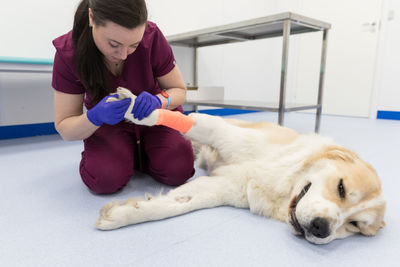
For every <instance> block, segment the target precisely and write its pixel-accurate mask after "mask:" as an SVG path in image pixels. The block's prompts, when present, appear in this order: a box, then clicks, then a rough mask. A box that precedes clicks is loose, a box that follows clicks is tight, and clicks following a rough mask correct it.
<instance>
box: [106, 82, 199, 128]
mask: <svg viewBox="0 0 400 267" xmlns="http://www.w3.org/2000/svg"><path fill="white" fill-rule="evenodd" d="M117 94H118V98H115V97H110V98H109V99H107V102H112V101H118V100H121V99H124V98H131V99H132V102H131V104H130V106H129V108H128V109H127V111H126V113H125V116H124V117H125V119H127V120H129V121H131V122H133V123H135V124H138V125H146V126H154V125H163V126H167V127H169V128H172V129H174V130H177V131H180V132H182V133H186V132H188V131H189V130H190V129H191V128H192V126H193V119H192V118H191V117H189V116H186V115H184V114H182V113H180V112H179V111H171V110H166V109H156V110H154V111H153V112H152V113H150V115H149V116H147V117H146V118H143V119H142V120H138V119H135V118H134V117H133V114H132V109H133V106H134V104H135V99H136V96H135V95H134V94H132V92H131V91H129V90H128V89H126V88H123V87H118V88H117Z"/></svg>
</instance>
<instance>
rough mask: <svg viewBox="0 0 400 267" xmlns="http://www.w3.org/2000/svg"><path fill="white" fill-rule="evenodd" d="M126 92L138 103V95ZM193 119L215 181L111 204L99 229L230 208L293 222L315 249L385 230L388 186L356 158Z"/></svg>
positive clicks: (273, 130)
mask: <svg viewBox="0 0 400 267" xmlns="http://www.w3.org/2000/svg"><path fill="white" fill-rule="evenodd" d="M119 93H120V96H121V98H124V97H131V96H130V95H131V94H130V92H124V91H121V90H119ZM133 99H134V97H133ZM132 102H133V101H132ZM131 109H132V107H131V108H130V110H131ZM127 114H128V115H127V116H129V114H130V111H129V110H128V112H127ZM190 116H192V118H193V120H194V125H193V128H192V129H191V130H190V131H189V132H187V133H186V134H185V137H186V138H188V139H190V140H192V142H193V145H194V151H195V154H196V157H197V163H198V164H199V166H201V167H203V168H205V169H207V171H208V173H209V176H202V177H199V178H196V179H194V180H192V181H190V182H188V183H186V184H184V185H182V186H179V187H177V188H176V189H174V190H171V191H170V192H169V193H168V194H166V195H161V196H158V197H154V198H150V199H146V200H136V199H133V198H132V199H130V200H128V201H126V202H125V203H122V204H119V203H117V202H114V203H109V204H107V205H106V206H105V207H103V209H102V210H101V212H100V217H99V219H98V220H97V222H96V227H97V228H99V229H102V230H110V229H115V228H119V227H123V226H126V225H130V224H136V223H141V222H146V221H154V220H161V219H164V218H168V217H172V216H176V215H180V214H184V213H187V212H190V211H193V210H198V209H204V208H212V207H217V206H222V205H229V206H234V207H238V208H248V209H250V210H251V211H252V212H253V213H256V214H259V215H262V216H266V217H271V218H274V219H277V220H280V221H283V222H287V223H288V225H289V226H290V227H291V229H292V231H293V232H294V234H303V235H304V236H305V238H306V239H307V240H308V241H310V242H312V243H315V244H324V243H328V242H330V241H332V240H334V239H336V238H344V237H347V236H350V235H353V234H356V233H361V234H364V235H375V234H376V233H377V231H378V230H379V228H381V227H383V226H384V222H383V217H384V213H385V207H386V202H385V200H384V198H383V196H382V192H381V183H380V180H379V178H378V176H377V174H376V172H375V170H374V169H373V168H372V167H371V166H370V165H369V164H368V163H366V162H365V161H363V160H362V159H360V158H359V157H358V156H357V155H356V154H355V153H353V152H352V151H350V150H348V149H346V148H344V147H341V146H338V145H336V144H335V143H334V142H333V141H332V140H330V139H328V138H325V137H322V136H320V135H315V134H309V135H300V134H298V133H296V132H295V131H293V130H291V129H288V128H284V127H281V126H278V125H276V124H272V123H253V122H245V121H238V120H224V119H222V118H220V117H216V116H209V115H205V114H198V113H193V114H191V115H190ZM153 120H154V119H153ZM135 123H140V121H136V122H135ZM145 123H146V121H145ZM177 168H179V166H177ZM302 191H303V192H302ZM299 195H301V196H299Z"/></svg>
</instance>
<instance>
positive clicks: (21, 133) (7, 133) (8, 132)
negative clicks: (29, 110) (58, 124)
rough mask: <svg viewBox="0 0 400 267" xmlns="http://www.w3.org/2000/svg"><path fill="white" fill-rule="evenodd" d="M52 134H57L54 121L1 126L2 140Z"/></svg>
mask: <svg viewBox="0 0 400 267" xmlns="http://www.w3.org/2000/svg"><path fill="white" fill-rule="evenodd" d="M50 134H57V131H56V129H55V127H54V123H53V122H49V123H38V124H24V125H11V126H0V140H2V139H12V138H21V137H31V136H37V135H50Z"/></svg>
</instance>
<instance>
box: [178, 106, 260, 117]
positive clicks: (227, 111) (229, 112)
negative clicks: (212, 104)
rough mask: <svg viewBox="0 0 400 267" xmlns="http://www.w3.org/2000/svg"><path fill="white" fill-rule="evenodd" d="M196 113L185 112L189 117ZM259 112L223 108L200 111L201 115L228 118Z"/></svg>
mask: <svg viewBox="0 0 400 267" xmlns="http://www.w3.org/2000/svg"><path fill="white" fill-rule="evenodd" d="M192 112H194V111H185V112H184V113H185V114H186V115H187V114H189V113H192ZM253 112H259V111H257V110H243V109H233V108H221V109H203V110H199V113H205V114H209V115H214V116H228V115H237V114H245V113H253Z"/></svg>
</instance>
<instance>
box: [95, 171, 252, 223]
mask: <svg viewBox="0 0 400 267" xmlns="http://www.w3.org/2000/svg"><path fill="white" fill-rule="evenodd" d="M243 180H244V179H243ZM234 181H235V183H233V181H232V178H228V177H221V176H218V177H209V176H202V177H199V178H197V179H195V180H193V181H191V182H188V183H186V184H184V185H182V186H180V187H177V188H176V189H174V190H171V191H170V192H169V193H168V194H166V195H161V196H158V197H154V198H151V199H149V200H134V199H130V200H128V201H127V202H125V203H123V204H119V203H109V204H107V205H105V206H104V207H103V208H102V210H101V211H100V217H99V219H98V220H97V222H96V227H97V228H98V229H101V230H111V229H116V228H120V227H123V226H126V225H130V224H137V223H142V222H146V221H156V220H162V219H165V218H169V217H173V216H177V215H181V214H184V213H188V212H191V211H194V210H199V209H205V208H212V207H217V206H225V205H229V206H235V207H240V208H248V202H247V197H246V186H245V184H244V183H245V182H244V181H243V182H239V183H237V181H238V180H234Z"/></svg>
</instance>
